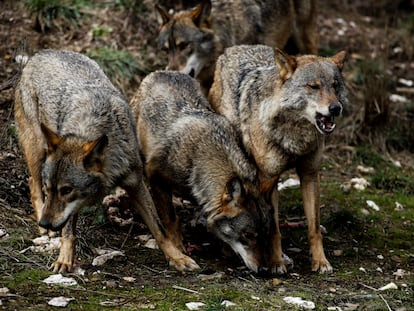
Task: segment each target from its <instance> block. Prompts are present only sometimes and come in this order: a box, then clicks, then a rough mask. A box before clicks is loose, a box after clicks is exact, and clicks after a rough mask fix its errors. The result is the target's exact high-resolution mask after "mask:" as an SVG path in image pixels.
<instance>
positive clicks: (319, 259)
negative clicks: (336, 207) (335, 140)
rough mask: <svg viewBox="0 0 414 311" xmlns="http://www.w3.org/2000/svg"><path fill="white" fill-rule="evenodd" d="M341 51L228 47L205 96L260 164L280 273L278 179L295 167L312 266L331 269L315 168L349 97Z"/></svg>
mask: <svg viewBox="0 0 414 311" xmlns="http://www.w3.org/2000/svg"><path fill="white" fill-rule="evenodd" d="M345 56H346V53H345V52H344V51H342V52H339V53H338V54H336V55H334V56H332V57H326V58H325V57H318V56H315V55H304V56H299V57H294V56H289V55H286V54H285V53H284V52H282V51H281V50H279V49H273V48H271V47H267V46H263V45H253V46H248V45H245V46H236V47H231V48H228V49H227V50H226V51H225V53H224V54H223V55H222V56H220V58H219V59H218V61H217V66H216V72H215V78H214V83H213V85H212V87H211V90H210V94H209V99H210V101H211V104H212V106H213V108H214V109H215V110H216V111H217V112H218V113H220V114H222V115H224V116H226V117H227V118H228V119H229V120H230V122H231V123H232V124H233V125H234V126H235V127H236V128H237V129H238V130H239V132H240V136H241V138H242V141H243V145H244V147H245V149H246V151H247V153H248V154H249V155H250V156H252V157H253V158H254V160H255V162H256V164H257V166H258V168H259V170H260V179H261V181H262V186H263V187H264V188H267V189H273V194H272V205H273V206H274V211H275V215H274V220H275V222H276V231H275V232H274V233H273V237H272V241H273V248H272V255H271V258H272V262H273V264H272V272H277V273H284V272H286V267H285V265H284V263H283V260H282V248H281V235H280V231H279V225H278V212H277V210H278V191H277V187H275V184H277V181H278V179H279V177H280V175H281V173H283V172H284V171H286V170H287V169H289V168H296V171H297V173H298V175H299V178H300V182H301V192H302V198H303V204H304V210H305V214H306V218H307V221H308V231H309V244H310V252H311V254H312V270H314V271H318V270H319V271H320V272H331V271H332V266H331V265H330V263H329V262H328V260H327V259H326V257H325V253H324V249H323V244H322V234H321V231H320V201H319V200H320V182H319V169H320V165H321V158H322V152H323V149H324V141H325V136H326V135H329V134H331V133H332V132H333V131H334V129H335V120H334V118H335V117H337V116H339V115H340V114H341V112H342V109H343V105H344V104H345V103H346V102H347V97H346V90H345V84H344V81H343V77H342V74H341V71H342V68H343V65H344V60H345Z"/></svg>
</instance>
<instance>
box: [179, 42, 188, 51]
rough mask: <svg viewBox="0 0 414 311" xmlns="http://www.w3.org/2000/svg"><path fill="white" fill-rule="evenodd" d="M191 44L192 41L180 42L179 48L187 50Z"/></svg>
mask: <svg viewBox="0 0 414 311" xmlns="http://www.w3.org/2000/svg"><path fill="white" fill-rule="evenodd" d="M189 46H190V42H181V43H179V44H178V46H177V47H178V49H179V50H181V51H182V50H185V49H186V48H187V47H189Z"/></svg>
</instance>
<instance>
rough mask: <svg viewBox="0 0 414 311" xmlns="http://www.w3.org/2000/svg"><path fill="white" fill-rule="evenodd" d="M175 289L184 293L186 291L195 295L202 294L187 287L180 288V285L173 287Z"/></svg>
mask: <svg viewBox="0 0 414 311" xmlns="http://www.w3.org/2000/svg"><path fill="white" fill-rule="evenodd" d="M172 287H173V288H174V289H179V290H183V291H186V292H189V293H193V294H197V295H198V294H200V293H199V292H198V291H196V290H192V289H188V288H185V287H181V286H178V285H173V286H172Z"/></svg>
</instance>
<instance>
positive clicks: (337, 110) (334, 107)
mask: <svg viewBox="0 0 414 311" xmlns="http://www.w3.org/2000/svg"><path fill="white" fill-rule="evenodd" d="M328 109H329V113H330V114H331V115H332V116H334V117H337V116H339V115H340V114H341V112H342V106H341V104H339V103H332V104H330V105H329V108H328Z"/></svg>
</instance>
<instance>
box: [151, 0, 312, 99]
mask: <svg viewBox="0 0 414 311" xmlns="http://www.w3.org/2000/svg"><path fill="white" fill-rule="evenodd" d="M156 9H157V11H158V12H159V15H160V16H161V18H160V21H161V20H162V21H161V27H160V30H159V35H158V38H157V41H158V45H159V47H160V48H161V49H164V50H166V51H168V65H167V69H170V70H178V71H181V72H183V73H186V74H189V75H190V76H192V77H195V78H196V79H197V80H199V81H200V83H201V85H202V87H203V90H204V91H205V92H207V91H208V89H209V88H210V86H211V84H212V82H213V76H214V68H215V63H216V60H217V58H218V56H219V55H221V54H222V53H223V52H224V49H225V48H226V47H230V46H233V45H239V44H265V45H269V46H272V47H279V48H284V47H285V46H286V44H287V43H288V40H289V39H290V40H291V41H292V42H293V43H294V45H295V46H296V50H297V52H299V53H310V54H316V53H317V49H318V48H317V47H318V33H317V24H316V20H317V3H316V0H288V1H285V0H264V1H258V0H240V1H221V0H217V1H216V0H213V1H211V0H202V1H201V2H200V4H199V5H197V6H196V7H194V8H192V9H188V10H181V11H178V12H176V13H175V14H169V13H168V12H167V10H166V9H165V8H163V7H162V6H160V5H156Z"/></svg>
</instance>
